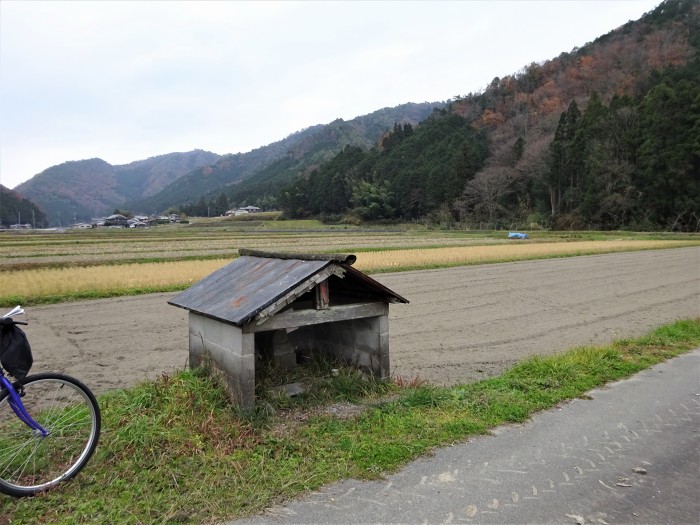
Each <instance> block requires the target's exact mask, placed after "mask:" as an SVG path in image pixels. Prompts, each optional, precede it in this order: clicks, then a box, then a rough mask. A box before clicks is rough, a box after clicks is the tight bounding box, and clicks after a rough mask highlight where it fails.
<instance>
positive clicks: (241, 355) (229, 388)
mask: <svg viewBox="0 0 700 525" xmlns="http://www.w3.org/2000/svg"><path fill="white" fill-rule="evenodd" d="M189 324H190V358H189V360H190V366H191V367H198V366H204V367H206V368H208V369H209V370H211V371H212V372H213V373H216V374H217V375H219V376H220V377H221V379H222V381H223V385H224V388H225V390H226V392H227V394H228V395H229V396H230V397H231V399H232V400H233V401H235V402H236V403H238V404H239V405H240V407H241V408H242V409H244V410H250V409H252V408H254V407H255V334H244V333H243V332H242V330H241V329H240V328H238V327H237V326H234V325H232V324H227V323H223V322H221V321H216V320H214V319H210V318H208V317H204V316H201V315H199V314H196V313H193V312H190V315H189Z"/></svg>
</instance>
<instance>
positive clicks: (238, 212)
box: [226, 206, 260, 217]
mask: <svg viewBox="0 0 700 525" xmlns="http://www.w3.org/2000/svg"><path fill="white" fill-rule="evenodd" d="M259 211H260V208H258V207H257V206H244V207H242V208H238V209H237V210H228V211H227V212H226V216H227V217H230V216H232V215H233V216H235V217H237V216H239V215H247V214H248V213H258V212H259Z"/></svg>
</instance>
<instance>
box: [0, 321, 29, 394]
mask: <svg viewBox="0 0 700 525" xmlns="http://www.w3.org/2000/svg"><path fill="white" fill-rule="evenodd" d="M2 321H3V320H2V319H0V364H2V367H3V368H4V369H5V370H7V371H8V372H9V374H10V375H11V376H12V377H14V378H15V379H17V380H19V381H22V380H23V379H24V378H25V377H27V374H28V373H29V369H30V368H31V367H32V363H34V359H33V358H32V348H31V346H29V340H28V339H27V336H26V334H25V333H24V332H23V331H22V329H21V328H20V327H18V326H17V325H15V324H11V323H8V322H4V323H3V322H2Z"/></svg>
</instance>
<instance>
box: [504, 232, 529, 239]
mask: <svg viewBox="0 0 700 525" xmlns="http://www.w3.org/2000/svg"><path fill="white" fill-rule="evenodd" d="M508 238H509V239H527V233H519V232H510V233H509V234H508Z"/></svg>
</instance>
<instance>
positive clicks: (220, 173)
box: [124, 102, 443, 215]
mask: <svg viewBox="0 0 700 525" xmlns="http://www.w3.org/2000/svg"><path fill="white" fill-rule="evenodd" d="M442 105H443V104H442V103H428V102H424V103H420V104H414V103H408V104H402V105H400V106H396V107H393V108H384V109H380V110H378V111H374V112H372V113H370V114H369V115H363V116H360V117H356V118H354V119H352V120H349V121H344V120H342V119H337V120H335V121H333V122H331V123H329V124H319V125H316V126H312V127H310V128H306V129H304V130H302V131H299V132H297V133H293V134H292V135H290V136H288V137H286V138H285V139H283V140H280V141H278V142H274V143H272V144H269V145H267V146H264V147H261V148H257V149H255V150H253V151H250V152H248V153H237V154H235V155H226V156H224V157H223V158H222V159H220V160H219V161H218V162H217V163H216V164H214V165H212V166H207V167H203V168H201V169H198V170H195V171H193V172H192V173H190V174H188V175H186V176H185V177H182V178H181V179H179V180H178V181H177V182H175V183H173V184H171V185H170V186H169V187H167V188H165V189H164V190H163V191H161V192H160V193H158V194H156V195H153V196H152V197H150V198H148V199H138V200H132V201H129V202H127V203H126V204H125V205H124V206H125V207H127V208H131V209H136V210H143V211H146V212H150V211H153V210H163V209H166V208H168V207H171V206H174V205H176V206H177V207H179V209H180V210H181V211H183V212H184V213H187V214H188V215H206V214H207V210H208V211H209V213H214V214H217V215H218V214H221V213H224V212H225V211H226V210H227V209H228V208H227V206H228V205H229V204H228V203H229V202H230V203H237V204H241V203H245V202H246V201H249V202H250V203H255V204H257V205H258V206H275V205H276V200H275V197H276V194H277V192H278V191H279V188H280V186H281V185H283V184H288V183H289V182H291V180H293V178H294V177H295V176H297V175H298V174H299V173H306V172H308V170H309V169H311V168H313V167H314V166H318V165H319V164H321V163H323V162H325V161H327V160H329V159H331V158H333V156H334V155H336V154H337V153H338V152H339V151H341V150H342V149H343V147H345V146H346V145H348V144H351V145H357V146H361V147H364V148H368V147H371V146H372V145H373V144H374V143H375V142H376V140H377V137H379V136H381V134H382V133H383V132H385V131H386V130H388V129H390V128H391V126H393V124H394V122H396V121H401V122H412V123H418V122H420V121H421V120H423V119H425V118H426V117H427V116H428V115H430V112H431V111H432V109H433V108H434V107H436V106H438V107H440V106H442Z"/></svg>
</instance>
